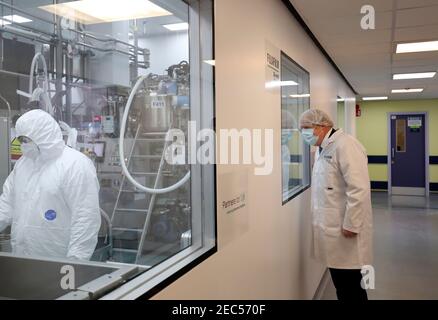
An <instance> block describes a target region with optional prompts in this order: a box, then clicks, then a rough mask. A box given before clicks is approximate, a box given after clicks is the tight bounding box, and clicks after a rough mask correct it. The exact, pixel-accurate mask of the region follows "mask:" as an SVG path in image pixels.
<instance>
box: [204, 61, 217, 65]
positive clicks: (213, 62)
mask: <svg viewBox="0 0 438 320" xmlns="http://www.w3.org/2000/svg"><path fill="white" fill-rule="evenodd" d="M204 62H205V63H206V64H209V65H211V66H215V65H216V61H215V60H204Z"/></svg>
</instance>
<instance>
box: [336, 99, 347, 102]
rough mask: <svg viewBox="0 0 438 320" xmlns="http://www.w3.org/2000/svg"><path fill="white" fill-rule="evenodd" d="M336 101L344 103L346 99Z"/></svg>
mask: <svg viewBox="0 0 438 320" xmlns="http://www.w3.org/2000/svg"><path fill="white" fill-rule="evenodd" d="M336 101H338V102H344V101H345V99H337V100H336Z"/></svg>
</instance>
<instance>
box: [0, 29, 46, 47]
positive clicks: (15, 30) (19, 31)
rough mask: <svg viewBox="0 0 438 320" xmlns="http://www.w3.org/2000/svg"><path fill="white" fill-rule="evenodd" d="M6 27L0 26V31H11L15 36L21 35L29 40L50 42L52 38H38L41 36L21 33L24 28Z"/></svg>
mask: <svg viewBox="0 0 438 320" xmlns="http://www.w3.org/2000/svg"><path fill="white" fill-rule="evenodd" d="M6 27H7V26H2V27H0V32H7V33H11V34H13V35H16V36H19V37H22V38H25V39H28V40H31V41H38V42H41V43H48V44H50V43H52V40H45V39H40V38H41V37H35V35H34V34H32V35H26V33H24V34H23V32H22V31H24V30H19V29H15V28H14V30H11V29H12V28H11V27H8V28H6Z"/></svg>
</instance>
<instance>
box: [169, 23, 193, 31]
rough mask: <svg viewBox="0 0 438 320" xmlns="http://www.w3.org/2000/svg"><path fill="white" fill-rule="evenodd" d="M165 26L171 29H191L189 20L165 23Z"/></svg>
mask: <svg viewBox="0 0 438 320" xmlns="http://www.w3.org/2000/svg"><path fill="white" fill-rule="evenodd" d="M163 27H165V28H166V29H169V30H170V31H181V30H189V24H188V23H187V22H182V23H172V24H163Z"/></svg>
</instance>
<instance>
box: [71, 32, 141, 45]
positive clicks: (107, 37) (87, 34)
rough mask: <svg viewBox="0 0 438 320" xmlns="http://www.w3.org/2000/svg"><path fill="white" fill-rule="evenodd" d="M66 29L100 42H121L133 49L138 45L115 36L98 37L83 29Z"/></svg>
mask: <svg viewBox="0 0 438 320" xmlns="http://www.w3.org/2000/svg"><path fill="white" fill-rule="evenodd" d="M67 30H68V31H72V32H75V33H78V34H80V35H82V36H84V37H88V38H91V39H94V40H96V41H101V42H117V43H120V44H123V45H125V46H128V47H131V48H134V49H136V48H137V49H138V47H136V46H135V45H133V44H131V43H129V42H126V41H123V40H120V39H117V38H113V37H111V36H105V38H100V37H98V36H95V35H94V34H91V33H87V32H85V31H79V30H76V29H71V28H68V29H67Z"/></svg>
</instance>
